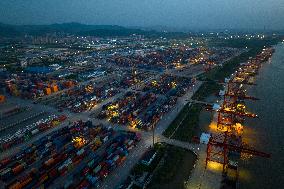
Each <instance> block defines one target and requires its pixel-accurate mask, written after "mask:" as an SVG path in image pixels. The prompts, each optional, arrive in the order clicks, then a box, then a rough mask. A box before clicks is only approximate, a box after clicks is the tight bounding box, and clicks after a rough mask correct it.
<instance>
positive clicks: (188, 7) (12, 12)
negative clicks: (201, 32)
mask: <svg viewBox="0 0 284 189" xmlns="http://www.w3.org/2000/svg"><path fill="white" fill-rule="evenodd" d="M0 22H2V23H6V24H52V23H64V22H79V23H84V24H94V25H95V24H104V25H122V26H142V27H150V26H168V27H177V28H188V29H208V28H209V29H224V28H228V29H231V28H233V29H263V28H264V27H265V28H266V29H284V0H1V1H0Z"/></svg>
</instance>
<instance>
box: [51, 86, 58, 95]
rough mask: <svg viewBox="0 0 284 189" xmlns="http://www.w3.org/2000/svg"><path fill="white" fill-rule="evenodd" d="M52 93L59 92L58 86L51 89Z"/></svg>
mask: <svg viewBox="0 0 284 189" xmlns="http://www.w3.org/2000/svg"><path fill="white" fill-rule="evenodd" d="M51 90H52V92H54V93H55V92H57V91H58V86H57V85H53V86H52V88H51Z"/></svg>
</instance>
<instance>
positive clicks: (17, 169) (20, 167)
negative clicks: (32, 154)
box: [12, 164, 24, 175]
mask: <svg viewBox="0 0 284 189" xmlns="http://www.w3.org/2000/svg"><path fill="white" fill-rule="evenodd" d="M23 170H24V166H23V164H20V165H18V166H16V167H14V168H13V169H12V171H13V173H14V174H15V175H17V174H19V173H20V172H21V171H23Z"/></svg>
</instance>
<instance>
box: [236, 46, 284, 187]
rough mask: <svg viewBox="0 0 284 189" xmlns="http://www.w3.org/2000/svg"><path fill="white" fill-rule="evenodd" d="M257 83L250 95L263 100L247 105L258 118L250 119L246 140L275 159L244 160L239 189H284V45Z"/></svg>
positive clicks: (264, 68) (264, 66)
mask: <svg viewBox="0 0 284 189" xmlns="http://www.w3.org/2000/svg"><path fill="white" fill-rule="evenodd" d="M256 83H257V85H256V86H252V87H250V88H249V90H248V94H249V95H252V96H255V97H258V98H260V100H259V101H255V102H248V103H247V106H248V109H249V110H251V111H252V112H255V113H257V114H258V115H259V118H258V119H251V120H249V119H248V120H247V125H246V126H247V129H246V130H245V133H244V140H247V142H248V143H249V144H250V145H251V146H253V147H255V148H256V149H257V150H261V151H264V152H269V153H271V155H272V156H271V158H270V159H265V158H259V157H253V158H252V159H249V160H247V161H242V162H241V164H240V188H242V189H281V188H284V44H278V45H276V46H275V53H274V54H273V56H272V57H271V60H270V61H269V62H266V63H264V64H263V66H262V68H261V69H260V71H259V74H258V76H257V77H256Z"/></svg>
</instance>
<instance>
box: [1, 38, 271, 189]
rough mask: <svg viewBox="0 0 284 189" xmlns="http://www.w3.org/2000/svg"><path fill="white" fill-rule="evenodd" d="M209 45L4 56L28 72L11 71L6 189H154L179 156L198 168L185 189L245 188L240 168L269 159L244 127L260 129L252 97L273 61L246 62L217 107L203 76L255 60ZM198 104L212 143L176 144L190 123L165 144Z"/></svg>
mask: <svg viewBox="0 0 284 189" xmlns="http://www.w3.org/2000/svg"><path fill="white" fill-rule="evenodd" d="M208 39H210V38H208ZM208 39H207V38H206V37H203V38H202V37H191V38H187V39H183V40H170V39H169V40H167V39H163V38H159V39H155V40H153V39H148V38H143V36H136V35H134V36H131V37H125V38H102V39H96V40H95V39H93V38H80V37H67V38H66V39H65V41H64V43H63V42H62V43H61V45H62V46H60V47H49V46H48V45H46V44H49V43H50V42H51V43H52V41H49V40H54V41H56V43H57V40H55V39H53V38H48V37H47V38H39V37H38V38H29V39H28V40H30V41H29V43H32V44H33V45H31V44H29V43H28V42H26V43H27V44H25V45H19V44H14V45H13V46H12V45H8V46H6V47H5V48H2V49H1V50H2V51H3V52H4V53H6V54H11V53H16V54H19V55H20V57H19V60H20V62H19V64H17V63H13V64H8V63H7V64H4V65H2V64H1V75H0V77H1V83H0V85H1V88H2V90H1V91H0V92H1V96H0V101H1V102H0V120H1V122H0V152H1V154H0V188H1V189H2V188H3V189H4V188H9V189H22V188H23V189H28V188H29V189H32V188H58V189H59V188H60V189H61V188H66V189H67V188H70V189H71V188H82V189H83V188H105V189H108V188H109V189H115V188H120V189H124V188H125V189H126V188H155V179H157V175H158V173H159V171H160V169H161V167H163V165H164V164H165V163H163V162H167V160H168V159H169V157H167V155H166V154H168V153H169V154H170V153H173V154H175V150H176V149H175V148H178V153H183V154H185V155H184V156H186V154H187V155H188V153H189V155H188V156H190V157H191V158H192V159H194V160H192V164H193V168H192V170H188V171H187V173H186V174H187V175H188V176H186V177H187V178H186V179H185V180H184V181H183V182H182V185H183V187H184V188H202V189H203V188H204V189H207V188H208V189H213V188H218V189H219V188H222V187H226V186H227V187H232V188H237V187H238V174H239V173H238V160H239V159H241V158H246V157H250V156H252V155H253V156H258V157H261V158H269V157H271V154H270V152H262V151H261V150H258V149H255V148H254V147H253V146H250V145H249V144H246V143H244V142H243V140H242V133H243V132H245V130H246V127H245V119H250V118H255V119H257V118H258V116H257V113H253V112H250V111H249V110H247V108H246V104H245V103H246V101H247V100H252V101H257V100H259V99H258V98H257V97H253V96H249V94H247V91H246V87H247V86H251V87H253V85H255V83H254V77H255V75H257V73H258V70H259V69H260V68H261V64H262V63H264V62H266V61H268V60H269V58H270V57H271V56H272V54H273V52H274V51H273V48H268V47H267V48H266V47H265V48H263V49H262V50H261V52H260V53H259V54H257V55H256V56H255V57H250V58H249V59H248V60H246V61H244V62H240V63H241V64H240V65H239V66H238V67H237V68H236V70H234V71H235V72H234V73H233V74H232V75H230V77H226V78H225V79H224V80H223V81H217V83H218V85H221V86H222V89H221V90H220V91H219V93H218V95H217V96H218V98H219V101H218V102H217V103H209V102H206V101H205V100H202V99H194V98H193V97H194V96H195V95H196V94H197V93H198V91H200V90H201V89H202V87H203V86H204V85H206V83H208V82H210V81H208V80H204V79H201V78H202V75H204V74H209V73H210V71H212V70H213V71H214V69H220V68H223V67H225V66H226V65H228V64H229V63H230V61H232V60H234V59H235V58H238V57H240V56H241V55H243V54H245V53H248V52H249V49H248V48H232V47H211V46H207V45H206V43H208ZM26 40H27V39H26ZM46 40H47V41H46ZM71 41H72V43H71ZM196 104H198V105H201V106H202V108H203V109H205V110H206V111H210V112H212V117H213V120H212V123H211V124H210V125H209V126H208V127H209V130H208V132H203V133H202V134H201V135H200V136H197V135H196V136H193V137H192V139H190V140H187V141H184V140H178V139H177V138H176V137H175V136H176V134H177V133H179V132H180V131H179V129H181V128H182V127H183V126H182V124H183V121H184V120H186V118H184V119H182V120H180V121H179V122H178V124H176V127H175V128H174V129H173V132H172V133H171V134H170V135H169V136H167V135H165V132H167V130H168V129H169V128H171V127H172V125H174V123H175V122H176V120H177V118H178V117H179V116H180V115H181V114H183V112H184V110H185V109H186V108H190V107H192V106H193V105H196ZM189 116H191V115H190V114H189ZM195 159H196V160H195ZM177 163H178V162H177ZM189 167H190V166H189ZM189 169H190V168H189ZM169 171H170V170H169ZM170 172H171V171H170ZM179 184H180V183H179ZM172 186H174V185H172Z"/></svg>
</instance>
